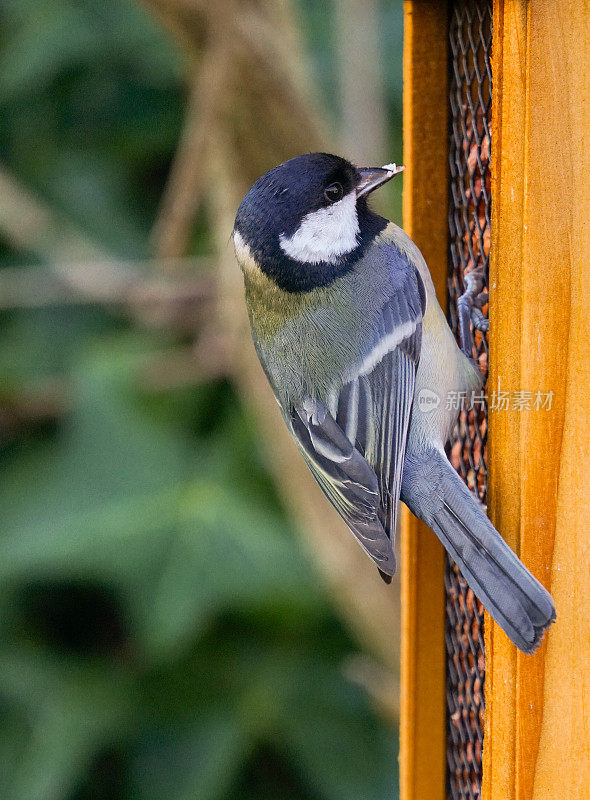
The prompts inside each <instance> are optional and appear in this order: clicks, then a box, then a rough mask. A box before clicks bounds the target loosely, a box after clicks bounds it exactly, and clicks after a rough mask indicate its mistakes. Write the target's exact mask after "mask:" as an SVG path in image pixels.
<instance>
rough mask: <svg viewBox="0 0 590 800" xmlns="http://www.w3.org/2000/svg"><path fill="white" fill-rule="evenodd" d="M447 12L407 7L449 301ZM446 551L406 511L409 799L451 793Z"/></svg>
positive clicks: (407, 150)
mask: <svg viewBox="0 0 590 800" xmlns="http://www.w3.org/2000/svg"><path fill="white" fill-rule="evenodd" d="M447 56H448V51H447V8H446V3H444V2H425V1H424V0H416V1H415V2H411V1H409V0H407V2H406V3H405V18H404V163H405V165H406V171H405V173H404V201H403V216H404V228H405V230H406V231H407V232H408V234H409V235H410V236H411V237H412V239H413V240H414V241H415V242H416V243H417V245H418V246H419V247H420V249H421V251H422V253H423V254H424V257H425V259H426V262H427V264H428V266H429V268H430V271H431V273H432V278H433V280H434V284H435V286H436V291H437V295H438V299H439V302H440V303H441V305H443V307H444V306H445V304H446V295H447V290H446V276H447V241H448V236H447V203H448V169H447V154H448V121H447V108H448V66H447ZM443 581H444V550H443V548H442V546H441V545H440V543H439V542H438V540H437V539H436V537H435V536H434V534H433V533H432V532H431V531H430V530H429V529H428V528H427V527H426V525H424V523H422V522H420V521H419V520H417V519H416V518H415V517H413V516H412V515H411V514H410V512H409V511H408V510H407V509H405V508H404V514H403V517H402V559H401V584H402V653H401V721H400V797H401V800H424V798H428V800H444V797H445V774H446V755H445V745H446V743H445V734H446V725H445V719H446V711H445V640H444V608H445V592H444V582H443Z"/></svg>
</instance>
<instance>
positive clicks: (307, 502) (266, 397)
mask: <svg viewBox="0 0 590 800" xmlns="http://www.w3.org/2000/svg"><path fill="white" fill-rule="evenodd" d="M144 2H147V4H148V5H149V6H150V7H151V8H153V9H154V10H155V11H156V13H158V15H159V16H160V17H161V18H162V19H164V20H165V21H166V23H167V24H168V26H169V27H170V28H171V30H172V31H173V32H174V33H176V35H180V37H181V40H182V42H183V43H185V44H186V43H187V42H190V43H191V44H192V49H193V53H194V55H195V56H198V57H199V59H200V62H199V63H200V64H201V66H202V67H203V69H204V70H205V69H206V70H207V71H209V70H210V69H211V64H213V63H214V60H215V58H216V57H220V56H219V52H220V51H219V50H218V48H219V47H220V44H219V42H220V40H223V47H224V48H225V49H224V50H223V51H222V52H223V53H224V61H223V69H224V75H222V76H219V79H216V80H215V82H213V81H211V82H210V84H209V91H208V92H204V89H203V88H202V87H201V83H200V80H199V77H197V78H196V79H195V83H194V90H193V94H192V96H191V102H190V103H189V107H188V110H187V120H186V123H185V127H184V131H183V136H182V139H181V142H180V144H179V150H178V153H177V157H176V159H175V163H174V166H173V168H172V171H171V176H170V180H169V183H168V186H167V189H166V198H165V202H164V203H163V205H162V215H163V216H164V215H165V214H166V213H168V214H171V212H170V209H173V208H181V209H182V224H175V225H173V224H172V223H171V222H170V223H168V222H166V224H165V219H163V216H161V217H160V219H159V221H158V226H157V228H156V238H157V241H158V242H159V243H160V245H159V247H160V252H166V253H174V254H175V255H180V254H182V253H185V252H186V247H187V244H188V236H187V225H189V228H190V225H192V224H193V223H194V214H195V213H196V208H197V200H199V199H200V198H202V197H203V196H204V193H205V191H206V197H207V202H208V204H209V205H210V209H211V220H212V224H213V227H214V234H215V237H216V243H217V250H218V274H219V293H218V302H217V313H216V314H215V315H213V316H212V318H211V323H210V325H209V327H208V329H207V331H206V335H204V336H203V337H202V338H201V342H202V343H203V346H204V347H205V348H206V347H207V346H208V345H209V344H210V343H216V345H215V346H219V348H220V350H221V351H222V352H223V353H224V357H227V359H228V363H229V365H230V366H231V369H232V374H233V376H234V380H235V381H236V383H237V384H238V386H239V388H240V390H241V393H242V396H243V397H244V398H245V399H246V401H247V402H248V403H249V404H250V405H251V407H252V408H253V409H254V410H255V413H256V415H257V419H258V424H259V430H260V433H261V435H262V436H263V437H264V440H265V441H266V442H267V444H268V455H269V459H270V462H271V466H272V468H273V471H274V474H275V478H276V482H277V486H278V487H279V489H280V491H282V493H283V497H284V500H285V503H286V505H287V506H288V507H289V508H290V510H291V511H292V513H293V515H294V516H295V518H296V519H297V520H298V521H299V523H300V528H301V530H302V532H303V533H304V534H305V536H306V539H307V542H308V543H309V545H310V546H311V549H312V551H313V552H314V554H315V556H316V560H317V561H318V563H319V565H320V567H321V569H322V571H323V573H324V575H325V577H326V580H327V583H328V585H329V586H330V589H331V590H332V592H333V594H334V596H335V598H336V600H337V602H338V604H339V606H340V608H341V609H342V612H343V614H344V617H345V618H346V620H347V621H348V623H349V625H350V626H351V627H352V628H353V629H354V630H355V632H356V634H357V636H358V638H359V639H360V640H361V641H363V642H364V643H365V645H366V646H367V647H368V648H369V649H371V650H372V651H373V653H375V654H376V655H378V657H379V659H380V660H381V662H382V663H383V664H385V665H386V666H387V668H388V670H389V671H391V672H393V673H394V676H395V677H392V678H391V684H392V685H393V686H394V687H395V688H394V692H393V693H392V694H391V696H390V697H389V699H388V700H387V703H388V704H389V711H390V713H394V714H395V713H397V710H398V689H397V687H398V681H397V675H398V670H399V594H398V587H397V586H396V585H395V584H394V586H393V587H387V586H386V585H385V584H384V583H383V582H382V581H381V580H380V578H379V577H378V575H377V571H376V569H375V567H374V565H373V564H372V563H371V562H370V561H369V559H368V558H367V557H366V556H365V555H364V553H362V551H361V549H360V548H359V547H358V545H357V544H356V542H355V541H354V539H353V537H352V536H351V535H350V533H349V532H348V530H347V529H346V527H345V525H344V523H343V522H342V521H341V520H340V518H339V517H338V515H337V514H336V512H335V511H334V510H332V509H331V508H330V507H329V505H328V503H327V502H326V500H325V498H324V496H323V495H322V493H321V491H320V489H319V488H318V486H317V485H316V483H315V481H314V480H313V478H312V476H311V474H310V473H309V471H308V470H307V468H306V467H305V464H304V462H303V460H302V459H301V457H300V456H299V454H298V453H297V451H296V447H295V445H294V444H293V442H292V441H291V439H290V437H289V435H288V433H287V431H286V429H285V426H284V424H283V421H282V419H281V416H280V413H279V411H278V408H277V405H276V402H275V400H274V397H273V395H272V393H271V391H270V389H269V387H268V385H267V382H266V380H265V378H264V375H263V372H262V369H261V367H260V365H259V363H258V360H257V358H256V355H255V352H254V348H253V347H252V344H251V339H250V334H249V327H248V320H247V316H246V311H245V304H244V300H243V283H242V278H241V275H240V273H239V270H238V268H237V265H236V262H235V258H234V255H233V250H232V249H231V248H230V246H229V244H228V241H229V237H230V235H231V230H232V227H233V218H234V214H235V210H236V208H237V206H238V204H239V202H240V200H241V198H242V196H243V195H244V193H245V192H246V191H247V189H248V188H249V187H250V186H251V185H252V183H253V182H254V181H255V180H256V178H257V177H258V176H259V175H261V174H262V173H263V172H265V171H266V170H267V169H269V168H270V167H272V166H274V165H275V164H277V163H279V162H281V161H284V160H285V159H287V158H290V157H292V156H294V155H296V154H298V153H301V152H306V151H310V150H314V149H324V148H327V147H329V139H328V137H327V136H326V134H325V130H324V126H323V125H322V124H321V122H320V121H319V117H318V114H317V112H316V111H315V109H314V108H313V106H312V104H311V103H310V99H309V93H307V94H306V91H305V87H306V86H309V81H307V82H306V81H305V75H304V69H303V62H302V59H301V48H300V47H299V43H298V39H297V31H296V26H295V25H294V23H293V20H292V19H291V16H290V9H289V3H287V2H286V1H285V0H259V1H258V2H256V1H255V0H252V2H251V3H248V4H238V3H235V2H232V0H224V1H223V2H218V3H215V4H210V3H206V2H205V0H144ZM220 37H221V39H220ZM216 54H217V55H216ZM225 59H227V61H226V60H225ZM201 77H202V76H201ZM222 78H223V80H222ZM202 80H203V81H206V80H207V78H203V77H202ZM220 85H222V86H223V91H219V90H218V89H219V86H220ZM212 87H215V88H216V90H215V91H213V90H212ZM204 96H205V97H207V99H208V101H214V102H215V103H216V111H215V113H213V111H211V110H210V111H208V112H206V115H208V117H207V118H208V119H209V127H208V128H207V129H206V130H204V128H203V127H201V125H200V124H199V119H200V118H199V115H200V114H204V115H205V112H204V111H203V110H201V108H200V104H201V103H202V102H203V97H204ZM205 140H207V146H206V152H207V157H206V158H205V159H204V160H203V155H202V154H203V152H204V148H205ZM186 164H188V165H189V167H190V169H188V171H187V172H185V168H184V167H183V165H186ZM198 167H200V169H199V168H198ZM183 175H184V176H187V181H186V184H184V183H183ZM191 192H194V193H195V195H193V196H192V197H191V198H189V197H188V195H189V194H190V193H191ZM162 231H166V236H165V237H164V236H163V234H162ZM164 243H165V244H164ZM379 694H380V702H382V703H385V702H386V701H385V700H384V693H383V692H382V690H381V689H380V690H379Z"/></svg>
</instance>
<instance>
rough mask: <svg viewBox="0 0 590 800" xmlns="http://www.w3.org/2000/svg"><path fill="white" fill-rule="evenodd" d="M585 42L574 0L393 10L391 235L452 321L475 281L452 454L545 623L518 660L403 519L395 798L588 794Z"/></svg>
mask: <svg viewBox="0 0 590 800" xmlns="http://www.w3.org/2000/svg"><path fill="white" fill-rule="evenodd" d="M589 51H590V12H589V7H588V4H587V3H584V2H582V0H574V1H573V2H571V0H570V1H569V2H566V0H529V1H528V2H527V0H495V2H491V0H489V1H488V0H455V2H449V3H445V2H440V1H438V2H435V1H434V0H433V1H432V2H427V0H414V2H412V1H410V0H407V2H406V5H405V45H404V70H405V77H404V147H405V157H404V160H405V164H406V173H405V180H404V227H405V229H406V230H407V232H408V233H409V234H410V236H411V237H412V238H413V239H414V240H415V241H416V242H417V244H418V245H419V246H420V248H421V250H422V252H423V254H424V256H425V258H426V261H427V262H428V265H429V267H430V270H431V272H432V275H433V279H434V282H435V285H436V288H437V292H438V293H439V299H440V301H441V303H442V304H443V307H445V306H446V307H447V309H448V315H449V321H450V323H451V325H454V326H456V309H455V303H456V299H457V296H458V294H460V293H461V292H462V290H463V275H464V273H465V272H467V271H469V270H470V269H473V268H475V267H479V268H480V269H484V270H485V271H486V274H487V276H488V284H487V285H488V289H489V304H488V305H487V307H486V306H484V308H483V311H484V312H487V311H488V310H489V320H490V331H489V335H488V337H487V340H486V338H483V337H482V336H481V335H480V334H478V335H477V339H476V346H477V354H476V356H477V358H478V359H479V363H480V366H481V368H482V371H483V372H487V371H488V369H489V374H488V382H487V391H486V397H487V404H485V403H483V401H482V402H481V403H479V404H478V403H477V402H476V404H475V408H474V409H473V410H471V411H463V412H462V413H461V415H460V418H459V423H458V425H457V430H456V434H455V438H454V440H453V442H452V443H451V448H450V450H449V457H450V458H451V461H452V462H453V464H454V465H455V466H456V468H457V469H458V470H459V472H460V473H461V475H462V476H463V478H464V479H465V480H466V481H467V483H468V485H469V486H470V488H471V489H472V491H474V492H475V493H477V494H478V495H479V496H480V498H481V499H482V500H485V501H486V502H487V504H488V512H489V514H490V517H491V519H492V521H493V522H494V524H495V525H496V527H497V528H498V529H499V530H500V532H501V533H502V535H503V536H504V538H505V539H506V541H507V542H508V543H509V544H510V546H511V547H512V548H513V549H514V550H515V551H516V552H517V553H518V554H519V555H520V557H521V559H522V560H523V561H524V563H525V564H526V565H527V566H528V567H529V568H530V569H531V570H532V572H533V573H534V574H535V575H536V576H537V577H538V578H539V579H540V580H541V581H542V582H543V583H544V584H545V586H547V588H549V589H550V591H551V592H552V594H553V597H554V599H555V604H556V607H557V623H556V624H555V625H554V626H552V628H551V630H550V631H549V634H548V635H546V636H545V640H544V641H543V644H542V646H541V647H540V649H539V651H538V652H537V653H536V654H535V655H534V656H526V655H523V654H522V653H520V652H518V651H517V650H516V648H515V647H514V646H513V645H512V644H511V643H510V641H509V640H508V638H507V637H506V636H505V634H504V633H503V632H502V630H501V629H500V628H499V627H498V626H497V625H495V624H494V623H493V622H492V620H491V619H490V618H489V616H488V615H487V614H486V615H485V617H484V615H483V613H482V609H481V606H480V605H479V604H478V602H477V600H476V598H474V597H473V594H472V592H471V591H470V590H469V589H468V587H467V586H466V584H465V582H464V581H463V579H462V578H461V576H460V575H459V573H458V572H457V569H456V567H455V566H454V565H453V564H452V562H451V561H450V560H449V559H448V558H447V557H446V556H445V554H444V551H443V548H442V547H441V545H440V544H439V543H438V541H437V540H436V538H435V537H434V535H433V534H432V533H431V532H430V531H429V530H428V529H427V528H426V527H425V525H424V524H423V523H421V522H419V521H418V520H416V519H415V518H413V517H412V516H411V515H410V514H409V512H406V515H405V518H404V520H403V524H402V527H403V530H402V548H403V552H402V607H403V611H402V614H403V616H402V722H401V746H400V785H401V798H402V800H443V799H445V800H447V799H449V800H450V799H452V800H467V798H470V799H471V800H474V799H475V798H480V797H482V798H484V800H541V798H543V799H544V800H545V799H546V800H555V798H561V797H563V798H564V800H582V798H587V797H589V796H590V795H589V794H588V792H589V791H590V789H589V788H588V787H589V786H590V623H589V619H590V559H589V552H590V503H589V501H588V494H589V490H588V480H587V478H588V475H589V474H590V472H589V466H590V465H589V460H590V459H589V451H590V353H589V350H588V342H589V341H590V330H589V325H588V319H589V315H588V312H587V310H585V308H584V305H585V302H586V298H587V296H588V293H589V290H590V280H589V278H590V226H589V223H588V218H589V216H590V188H589V187H590V176H589V174H588V172H589V170H588V164H589V159H588V154H587V150H588V147H589V146H590V111H589V108H590V99H589V98H590V63H589V62H590V59H589ZM488 348H489V349H488ZM488 356H489V358H488ZM460 400H461V398H451V399H450V400H448V402H457V401H460ZM467 405H469V403H468V404H467ZM484 642H485V647H484ZM484 651H485V657H484Z"/></svg>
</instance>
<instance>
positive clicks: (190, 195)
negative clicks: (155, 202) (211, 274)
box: [152, 47, 229, 258]
mask: <svg viewBox="0 0 590 800" xmlns="http://www.w3.org/2000/svg"><path fill="white" fill-rule="evenodd" d="M228 65H229V60H228V53H227V47H214V48H211V49H210V50H209V51H208V52H207V53H206V55H205V57H204V59H203V62H202V63H201V66H200V69H199V71H198V72H197V75H196V77H195V80H194V81H193V87H192V91H191V93H190V94H189V97H188V101H187V110H186V116H185V121H184V127H183V131H182V135H181V137H180V142H179V144H178V148H177V151H176V155H175V158H174V163H173V164H172V168H171V170H170V174H169V176H168V181H167V184H166V189H165V191H164V194H163V197H162V202H161V204H160V210H159V212H158V217H157V219H156V222H155V224H154V228H153V231H152V241H153V243H154V249H155V252H156V254H157V255H159V256H161V257H165V258H170V257H178V256H180V255H182V254H183V253H186V251H187V250H188V247H189V245H190V237H191V234H192V229H193V223H194V220H195V216H196V214H197V210H198V208H199V204H200V202H201V200H202V197H203V194H204V192H205V191H206V189H207V166H206V165H207V152H208V148H209V146H210V144H211V142H210V131H211V129H212V128H213V127H214V121H215V120H214V117H215V115H216V114H217V113H219V101H218V94H219V93H220V92H223V91H224V85H225V82H226V80H227V69H228Z"/></svg>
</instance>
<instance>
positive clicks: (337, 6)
mask: <svg viewBox="0 0 590 800" xmlns="http://www.w3.org/2000/svg"><path fill="white" fill-rule="evenodd" d="M333 6H334V13H335V21H336V32H337V46H338V47H337V49H338V66H339V69H338V73H339V84H340V106H341V112H342V124H341V134H340V139H341V142H342V148H343V150H344V152H345V153H346V155H347V156H348V158H350V159H351V160H352V161H354V162H355V163H357V164H381V163H383V160H385V159H386V158H387V157H386V156H385V140H386V131H387V122H386V116H385V114H386V108H385V91H384V79H383V58H382V57H381V53H380V51H381V42H380V41H379V34H380V30H381V26H380V20H379V11H380V3H379V2H378V0H335V2H333Z"/></svg>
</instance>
